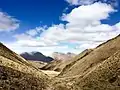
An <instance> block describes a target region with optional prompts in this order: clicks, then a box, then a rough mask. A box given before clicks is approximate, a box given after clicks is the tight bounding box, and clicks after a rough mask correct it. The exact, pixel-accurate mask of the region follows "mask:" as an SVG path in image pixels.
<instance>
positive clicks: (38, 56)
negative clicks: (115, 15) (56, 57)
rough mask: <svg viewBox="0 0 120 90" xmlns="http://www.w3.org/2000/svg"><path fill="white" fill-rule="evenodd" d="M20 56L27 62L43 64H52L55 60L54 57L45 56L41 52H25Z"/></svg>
mask: <svg viewBox="0 0 120 90" xmlns="http://www.w3.org/2000/svg"><path fill="white" fill-rule="evenodd" d="M20 55H21V56H22V57H23V58H25V59H26V60H33V61H42V62H50V61H52V60H53V58H52V57H48V56H45V55H43V54H42V53H40V52H31V53H28V52H25V53H22V54H20Z"/></svg>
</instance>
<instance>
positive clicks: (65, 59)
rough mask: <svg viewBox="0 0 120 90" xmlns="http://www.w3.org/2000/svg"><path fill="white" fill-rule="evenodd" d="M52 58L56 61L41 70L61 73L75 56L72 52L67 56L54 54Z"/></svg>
mask: <svg viewBox="0 0 120 90" xmlns="http://www.w3.org/2000/svg"><path fill="white" fill-rule="evenodd" d="M52 57H53V58H54V60H53V61H51V62H50V63H48V64H47V65H45V66H44V67H42V68H41V69H43V70H54V71H58V72H60V71H61V70H62V69H63V68H64V67H65V66H66V65H67V64H68V63H69V62H71V58H73V57H75V54H74V53H70V52H68V53H67V54H65V53H59V52H54V53H53V54H52Z"/></svg>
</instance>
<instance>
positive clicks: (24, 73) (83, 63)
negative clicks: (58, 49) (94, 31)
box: [0, 35, 120, 90]
mask: <svg viewBox="0 0 120 90" xmlns="http://www.w3.org/2000/svg"><path fill="white" fill-rule="evenodd" d="M35 63H38V62H35ZM52 65H54V66H55V67H58V66H60V67H62V69H61V68H60V70H59V71H57V70H56V71H53V70H52V71H51V70H49V69H48V70H47V69H46V70H40V69H39V67H38V66H39V65H38V66H37V67H36V65H35V64H34V63H31V62H28V61H26V60H25V59H23V58H22V57H21V56H19V55H17V54H16V53H14V52H13V51H11V50H9V49H8V48H7V47H5V46H4V45H3V44H1V43H0V90H120V35H119V36H117V37H115V38H113V39H111V40H108V41H107V42H105V43H103V44H101V45H99V46H98V47H96V48H94V49H87V50H85V51H83V52H82V53H80V54H79V55H77V56H75V57H73V58H71V59H70V60H66V62H64V63H62V64H61V62H60V63H52V62H51V66H52Z"/></svg>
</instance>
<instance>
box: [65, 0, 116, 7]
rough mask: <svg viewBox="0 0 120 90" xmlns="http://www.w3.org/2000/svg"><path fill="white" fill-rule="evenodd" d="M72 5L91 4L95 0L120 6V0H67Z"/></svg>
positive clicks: (95, 0)
mask: <svg viewBox="0 0 120 90" xmlns="http://www.w3.org/2000/svg"><path fill="white" fill-rule="evenodd" d="M65 1H66V2H68V3H69V4H71V5H90V4H93V3H95V2H102V3H108V4H111V5H112V6H118V0H65Z"/></svg>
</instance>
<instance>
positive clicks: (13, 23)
mask: <svg viewBox="0 0 120 90" xmlns="http://www.w3.org/2000/svg"><path fill="white" fill-rule="evenodd" d="M18 27H19V21H18V20H17V19H15V18H14V17H12V16H9V15H7V14H6V13H4V12H0V31H11V30H15V29H17V28H18Z"/></svg>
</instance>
